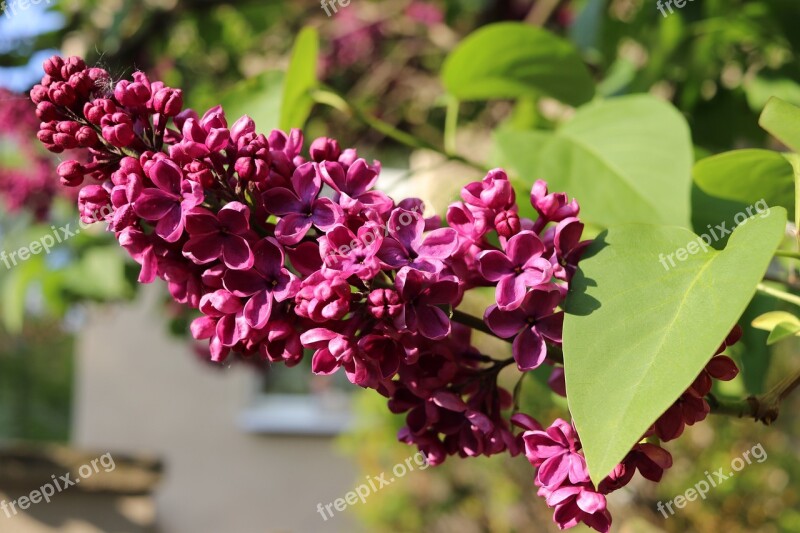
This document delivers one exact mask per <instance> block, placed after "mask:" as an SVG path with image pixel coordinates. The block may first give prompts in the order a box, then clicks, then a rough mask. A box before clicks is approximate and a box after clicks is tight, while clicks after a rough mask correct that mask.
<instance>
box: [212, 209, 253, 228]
mask: <svg viewBox="0 0 800 533" xmlns="http://www.w3.org/2000/svg"><path fill="white" fill-rule="evenodd" d="M217 218H218V219H219V222H220V223H221V224H222V225H223V226H225V228H227V230H228V231H229V232H230V233H235V234H242V233H244V232H246V231H247V230H248V229H250V222H249V219H250V208H249V207H247V206H246V205H244V204H243V203H241V202H230V203H228V204H225V205H224V206H223V207H222V209H220V210H219V213H218V214H217Z"/></svg>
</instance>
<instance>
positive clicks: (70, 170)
mask: <svg viewBox="0 0 800 533" xmlns="http://www.w3.org/2000/svg"><path fill="white" fill-rule="evenodd" d="M56 174H58V177H59V178H60V179H61V184H62V185H65V186H67V187H77V186H78V185H80V184H81V183H83V176H84V175H85V174H86V169H85V168H84V167H83V165H81V164H80V163H78V162H77V161H64V162H63V163H61V164H60V165H58V168H57V169H56Z"/></svg>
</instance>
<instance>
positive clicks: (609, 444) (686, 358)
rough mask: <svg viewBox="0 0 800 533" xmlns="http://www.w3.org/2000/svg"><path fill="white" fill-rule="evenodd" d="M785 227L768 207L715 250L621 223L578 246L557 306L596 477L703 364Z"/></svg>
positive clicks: (575, 410) (779, 213) (573, 398)
mask: <svg viewBox="0 0 800 533" xmlns="http://www.w3.org/2000/svg"><path fill="white" fill-rule="evenodd" d="M785 224H786V211H785V210H784V209H782V208H779V207H776V208H773V209H772V211H771V212H770V214H769V215H768V216H766V217H765V218H761V217H754V218H752V219H750V220H749V221H747V222H746V223H745V224H743V225H741V226H739V228H737V229H736V231H735V232H734V234H733V235H732V236H731V238H730V240H729V241H728V246H727V247H726V248H725V249H724V250H723V251H717V250H714V249H711V248H708V249H707V250H703V249H702V248H701V247H700V246H699V244H698V237H697V236H696V235H694V234H693V233H691V232H690V231H688V230H685V229H682V228H676V227H664V226H649V225H639V224H635V225H626V226H621V227H618V228H613V229H609V230H608V231H607V232H606V233H605V234H603V235H601V236H600V237H599V238H598V239H597V240H596V241H595V243H594V244H593V245H592V246H591V248H590V250H588V251H587V256H586V258H585V260H584V261H582V262H581V266H580V270H579V271H578V273H577V275H576V276H575V278H574V280H573V282H572V286H571V291H570V295H569V297H568V300H567V304H566V311H567V316H566V318H565V323H564V365H565V370H566V379H567V391H568V393H569V394H568V398H569V406H570V411H571V413H572V417H573V419H574V421H575V425H576V427H577V429H578V433H579V434H580V436H581V442H582V443H583V447H584V451H585V454H586V461H587V464H588V467H589V472H590V473H591V476H592V479H593V480H594V481H595V482H596V483H597V482H599V481H600V480H601V479H602V478H603V477H605V476H606V475H607V474H608V473H609V472H610V471H611V470H612V469H613V468H614V467H615V466H616V465H617V464H618V463H619V462H620V460H622V458H623V457H624V456H625V454H626V453H627V452H628V451H629V450H630V448H631V447H632V446H633V445H634V444H635V443H636V442H638V441H639V439H640V438H641V437H642V435H643V434H644V432H645V431H646V430H647V428H648V427H650V425H651V424H652V423H653V422H654V421H655V420H656V419H657V418H658V417H659V416H660V415H661V414H662V413H663V412H664V411H665V410H666V409H667V408H668V407H669V406H670V405H671V404H672V403H673V402H674V401H675V399H677V398H678V396H679V395H680V394H681V393H682V392H683V391H685V390H686V388H687V387H688V386H689V385H690V384H691V383H692V381H693V380H694V379H695V378H696V377H697V375H698V374H699V373H700V371H701V370H702V369H703V367H704V366H705V364H706V363H707V362H708V361H709V359H710V358H711V356H712V354H713V353H714V351H715V350H716V348H717V347H718V346H719V343H720V342H721V340H722V339H724V338H725V336H726V335H727V334H728V332H729V331H730V330H731V328H732V327H733V326H734V324H736V321H737V319H738V318H739V316H741V314H742V313H743V312H744V310H745V308H746V307H747V304H748V302H749V301H750V299H751V298H752V297H753V294H754V293H755V288H756V285H757V284H758V282H759V281H760V280H761V278H762V276H763V275H764V272H765V271H766V269H767V266H768V264H769V262H770V259H771V257H772V255H773V253H774V252H775V250H776V249H777V247H778V244H779V243H780V241H781V238H782V237H783V232H784V227H785ZM690 243H693V246H692V245H690ZM677 250H684V253H681V254H680V255H676V251H677ZM692 251H694V253H691V252H692ZM670 254H672V255H673V256H674V257H675V258H676V260H675V261H674V262H675V266H672V267H670V261H669V259H668V256H669V255H670ZM681 257H682V258H683V259H684V260H683V261H680V260H678V259H680V258H681ZM664 265H667V266H668V267H669V268H668V269H666V268H665V266H664Z"/></svg>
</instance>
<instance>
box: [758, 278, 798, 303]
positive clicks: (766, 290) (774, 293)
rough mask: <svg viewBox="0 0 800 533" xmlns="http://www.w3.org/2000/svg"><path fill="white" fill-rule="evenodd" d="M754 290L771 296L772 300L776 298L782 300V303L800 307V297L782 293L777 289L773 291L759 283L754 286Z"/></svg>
mask: <svg viewBox="0 0 800 533" xmlns="http://www.w3.org/2000/svg"><path fill="white" fill-rule="evenodd" d="M756 290H757V291H758V292H761V293H763V294H767V295H769V296H772V297H773V298H777V299H778V300H783V301H784V302H789V303H791V304H794V305H797V306H800V296H796V295H794V294H789V293H788V292H784V291H782V290H779V289H773V288H772V287H770V286H768V285H764V284H763V283H759V284H758V285H757V286H756Z"/></svg>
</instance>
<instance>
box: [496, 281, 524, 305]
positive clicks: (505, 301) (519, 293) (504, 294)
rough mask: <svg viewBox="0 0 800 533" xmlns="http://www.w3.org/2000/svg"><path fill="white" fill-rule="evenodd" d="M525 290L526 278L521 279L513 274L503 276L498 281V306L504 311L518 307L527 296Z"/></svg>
mask: <svg viewBox="0 0 800 533" xmlns="http://www.w3.org/2000/svg"><path fill="white" fill-rule="evenodd" d="M525 290H526V287H525V281H524V279H519V278H518V277H517V276H513V275H510V276H505V277H503V278H501V279H500V281H498V282H497V289H496V290H495V299H496V300H497V305H498V307H500V309H502V310H504V311H511V310H513V309H516V308H518V307H519V306H520V304H522V300H523V299H524V298H525Z"/></svg>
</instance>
